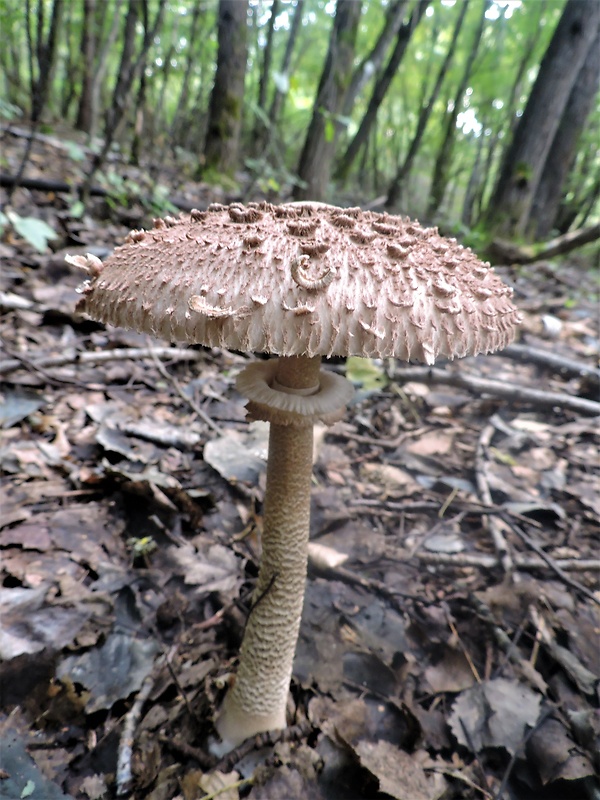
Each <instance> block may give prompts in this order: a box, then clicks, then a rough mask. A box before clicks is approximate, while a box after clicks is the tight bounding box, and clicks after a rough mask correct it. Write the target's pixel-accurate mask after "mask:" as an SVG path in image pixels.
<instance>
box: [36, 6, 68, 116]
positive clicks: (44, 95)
mask: <svg viewBox="0 0 600 800" xmlns="http://www.w3.org/2000/svg"><path fill="white" fill-rule="evenodd" d="M62 13H63V0H54V2H53V3H52V15H51V18H50V28H49V30H48V35H47V37H46V38H45V39H44V0H38V9H37V22H36V41H35V46H34V44H33V37H32V35H31V31H30V28H29V19H28V21H27V27H28V39H29V64H30V72H31V75H30V85H31V120H32V122H33V123H36V122H39V120H40V118H41V116H42V112H43V110H44V107H45V105H46V102H47V100H48V92H49V89H50V84H51V82H52V75H53V73H54V68H55V66H56V48H57V43H58V35H59V29H60V24H61V18H62ZM27 15H28V17H29V16H30V15H31V12H30V10H29V3H27ZM34 54H35V60H34V58H33V56H34ZM34 63H35V66H34Z"/></svg>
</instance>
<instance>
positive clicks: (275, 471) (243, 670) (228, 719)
mask: <svg viewBox="0 0 600 800" xmlns="http://www.w3.org/2000/svg"><path fill="white" fill-rule="evenodd" d="M319 362H320V359H318V358H316V359H308V358H302V357H299V358H282V359H280V369H279V370H278V374H277V382H278V383H279V384H280V385H281V386H282V387H286V388H287V389H288V391H289V390H291V391H293V390H297V391H302V390H306V389H310V388H313V387H314V389H315V391H316V390H317V388H318V383H319V377H318V375H319ZM312 455H313V426H312V423H309V424H307V425H305V426H302V427H295V426H291V425H279V424H274V423H271V427H270V433H269V460H268V464H267V488H266V494H265V503H264V518H263V534H262V558H261V562H260V571H259V575H258V582H257V585H256V589H255V592H254V597H253V605H252V609H251V611H250V616H249V617H248V623H247V625H246V631H245V633H244V640H243V642H242V646H241V650H240V664H239V668H238V671H237V675H236V678H235V683H234V686H233V688H232V689H231V690H230V691H229V692H228V694H227V696H226V698H225V702H224V704H223V710H222V713H221V716H220V717H219V719H218V720H217V723H216V725H217V730H218V731H219V734H220V735H221V738H222V739H223V741H224V744H225V745H227V746H230V747H231V746H233V747H235V746H236V745H237V744H239V743H240V742H242V741H243V740H244V739H246V738H248V736H252V735H254V734H256V733H260V732H263V731H266V730H273V729H276V728H285V727H286V705H287V697H288V692H289V686H290V680H291V677H292V666H293V661H294V653H295V650H296V643H297V640H298V632H299V629H300V618H301V615H302V605H303V602H304V590H305V585H306V568H307V550H308V537H309V529H310V484H311V475H312Z"/></svg>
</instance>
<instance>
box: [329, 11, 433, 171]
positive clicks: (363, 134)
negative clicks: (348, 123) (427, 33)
mask: <svg viewBox="0 0 600 800" xmlns="http://www.w3.org/2000/svg"><path fill="white" fill-rule="evenodd" d="M430 4H431V0H419V3H418V4H417V6H416V7H415V9H414V11H413V12H412V14H411V15H410V19H409V20H408V22H407V23H406V24H405V25H402V27H401V28H400V30H399V31H398V35H397V37H396V46H395V47H394V50H393V52H392V55H391V56H390V59H389V61H388V63H387V66H386V68H385V70H384V71H383V74H382V75H381V76H380V77H379V79H378V80H377V82H376V83H375V87H374V89H373V94H372V96H371V100H370V102H369V105H368V108H367V110H366V112H365V115H364V117H363V119H362V122H361V123H360V126H359V128H358V131H357V132H356V135H355V136H354V139H353V140H352V141H351V142H350V144H349V146H348V148H347V149H346V152H345V153H344V155H343V156H342V158H341V160H340V162H339V165H338V168H337V170H336V178H338V179H340V180H343V179H344V178H346V177H347V175H348V173H349V172H350V169H351V167H352V164H353V163H354V160H355V159H356V156H357V155H358V153H359V152H360V149H361V148H362V147H363V146H364V144H365V142H366V141H367V139H368V138H369V131H370V130H371V126H372V125H373V122H374V121H375V117H376V116H377V112H378V110H379V106H380V105H381V103H382V102H383V99H384V97H385V95H386V92H387V90H388V89H389V86H390V83H391V82H392V79H393V78H394V76H395V74H396V72H397V71H398V67H399V66H400V62H401V61H402V57H403V56H404V53H405V51H406V48H407V46H408V43H409V41H410V37H411V36H412V33H413V31H414V30H415V28H416V27H417V25H418V24H419V22H420V21H421V18H422V17H423V15H424V14H425V11H426V10H427V7H428V6H429V5H430Z"/></svg>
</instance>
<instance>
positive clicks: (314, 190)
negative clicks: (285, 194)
mask: <svg viewBox="0 0 600 800" xmlns="http://www.w3.org/2000/svg"><path fill="white" fill-rule="evenodd" d="M360 15H361V3H360V2H356V0H338V2H337V6H336V12H335V19H334V22H333V27H332V30H331V36H330V39H329V50H328V52H327V58H326V60H325V66H324V67H323V72H322V73H321V80H320V81H319V88H318V90H317V96H316V99H315V102H314V106H313V116H312V119H311V122H310V125H309V128H308V132H307V134H306V139H305V142H304V147H303V149H302V154H301V156H300V162H299V164H298V177H299V178H300V180H301V181H302V182H303V185H296V186H295V187H294V198H295V199H296V200H306V199H311V200H320V199H321V198H322V197H324V195H325V192H326V190H327V184H328V182H329V178H330V174H331V165H332V161H333V155H334V148H335V138H336V134H337V131H338V128H339V125H338V123H337V122H336V116H337V115H339V113H340V111H341V110H342V107H343V103H344V96H345V93H346V90H347V88H348V84H349V76H350V74H351V72H350V71H351V68H352V62H353V60H354V47H355V43H356V35H357V33H358V23H359V21H360Z"/></svg>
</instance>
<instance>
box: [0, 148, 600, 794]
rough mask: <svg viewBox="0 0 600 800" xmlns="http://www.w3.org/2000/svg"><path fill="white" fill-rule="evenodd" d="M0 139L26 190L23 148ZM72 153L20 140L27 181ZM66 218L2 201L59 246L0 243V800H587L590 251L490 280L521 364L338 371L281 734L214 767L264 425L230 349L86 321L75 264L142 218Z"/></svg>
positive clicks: (592, 424)
mask: <svg viewBox="0 0 600 800" xmlns="http://www.w3.org/2000/svg"><path fill="white" fill-rule="evenodd" d="M2 145H3V159H4V166H3V169H4V170H7V169H8V171H9V172H10V171H12V172H13V174H14V171H15V170H16V166H17V165H18V160H19V157H20V155H21V153H22V151H23V147H24V140H23V139H22V138H19V137H14V136H4V137H3V141H2ZM70 147H71V146H70V145H69V141H68V140H67V139H66V138H63V139H62V140H61V142H58V141H57V140H56V137H49V138H48V139H47V140H43V141H37V142H36V144H35V145H34V148H33V153H32V161H31V164H30V165H29V167H28V170H27V175H28V176H30V177H41V178H44V179H49V178H51V179H60V180H63V181H64V180H68V181H74V182H76V181H77V175H78V170H80V169H81V163H80V162H79V161H77V160H75V161H74V160H73V153H74V152H75V151H74V150H73V149H72V148H71V149H69V148H70ZM132 175H133V177H132ZM128 176H129V179H130V180H136V181H137V182H138V183H139V184H140V186H142V185H144V177H143V172H142V171H135V170H132V169H128ZM122 188H123V187H122V186H121V189H122ZM170 189H171V190H172V193H173V194H178V196H180V197H181V196H184V197H185V198H186V202H187V201H188V200H189V202H190V203H191V204H192V205H193V204H197V205H198V206H202V205H203V204H206V203H207V202H210V200H211V199H213V195H214V192H213V191H212V190H209V189H208V188H207V187H198V186H197V185H193V184H188V185H186V186H181V185H175V184H173V185H172V186H170ZM195 192H196V194H194V193H195ZM217 199H219V200H223V199H227V198H226V197H224V196H223V193H220V194H219V196H218V197H217ZM4 200H5V198H3V201H4ZM73 200H74V198H73V196H72V195H71V196H69V195H65V194H64V193H60V192H51V191H32V190H25V189H19V190H17V192H16V193H15V195H14V196H13V198H12V208H13V209H14V210H15V211H17V212H18V213H19V214H20V215H21V216H22V217H26V216H28V215H30V216H35V217H38V218H43V219H45V220H46V221H48V222H49V223H50V224H52V226H53V227H54V228H55V229H56V230H57V231H59V238H57V239H56V240H54V241H52V242H51V246H52V251H51V252H47V253H44V254H40V253H37V252H36V251H35V250H34V249H33V248H32V247H31V246H30V245H29V244H28V243H27V241H25V240H24V239H23V238H21V237H19V236H18V235H17V234H16V233H15V232H14V230H11V229H6V230H5V232H4V236H3V239H2V241H1V242H0V257H1V258H2V262H3V267H2V272H1V277H0V292H1V295H0V304H1V306H2V316H1V317H0V334H1V337H2V347H3V355H2V358H3V361H2V362H1V365H0V376H1V380H2V387H1V397H0V415H1V422H2V442H1V446H0V469H1V470H2V475H3V477H2V483H1V486H0V503H1V508H2V513H1V518H0V548H1V552H2V563H1V570H2V586H1V587H0V615H1V616H0V657H1V659H2V663H1V664H0V685H1V697H0V766H1V771H0V795H1V796H2V797H3V798H7V799H8V798H25V797H31V798H34V800H35V799H36V798H37V799H39V800H55V799H56V798H68V797H70V798H77V799H79V798H81V800H101V799H103V798H114V797H116V796H117V792H120V795H119V796H123V797H128V796H131V797H133V798H136V799H137V800H142V799H144V800H173V799H174V798H183V800H196V798H203V797H206V798H213V797H218V798H220V800H236V799H237V798H244V797H249V798H251V799H252V800H266V799H267V798H268V799H269V800H276V799H279V800H295V799H296V798H298V800H304V799H305V798H306V800H317V799H319V800H359V799H360V798H373V800H375V799H376V798H380V799H381V800H385V798H394V799H395V800H436V799H438V798H443V799H444V800H450V798H462V799H464V800H470V799H473V800H475V798H485V800H492V799H493V798H496V799H498V798H513V799H514V800H567V798H568V799H569V800H578V799H579V798H581V800H589V798H597V797H598V796H599V794H598V792H599V791H600V788H599V784H598V782H597V774H598V769H599V767H600V763H599V756H598V754H599V753H600V747H599V744H600V719H599V716H598V707H599V704H598V676H599V675H600V663H599V660H600V659H599V634H600V613H599V611H600V609H599V604H600V591H599V590H598V566H599V563H598V560H597V559H598V544H599V538H600V492H599V491H598V489H599V482H598V476H599V473H600V467H599V463H598V446H597V445H598V440H597V435H598V410H599V409H600V405H598V403H596V402H595V401H597V399H598V388H599V372H598V369H597V362H596V361H595V358H596V354H597V351H598V344H599V331H598V304H597V292H598V286H597V284H595V283H594V281H595V278H594V277H593V275H592V273H593V252H592V250H590V249H588V251H586V253H587V254H586V255H582V254H581V253H580V254H578V255H572V256H570V257H568V258H564V259H563V260H562V261H560V262H556V263H537V264H534V265H532V266H530V267H527V268H526V269H525V268H521V269H519V270H514V269H511V268H510V267H509V266H499V267H498V270H499V271H500V272H501V274H502V275H503V276H504V277H505V278H506V279H507V280H508V281H509V282H511V283H512V284H513V285H514V286H515V292H516V294H515V297H516V302H517V304H518V305H519V306H520V308H521V309H522V311H523V313H524V323H523V326H522V328H521V331H520V339H519V344H520V345H521V347H520V348H513V349H512V350H509V351H507V353H505V354H502V353H500V354H497V355H494V356H488V357H480V358H469V359H465V360H463V361H461V362H457V363H453V364H442V365H441V366H440V370H439V372H437V371H436V373H435V374H436V375H437V378H438V379H439V380H442V381H448V382H451V381H452V380H453V379H454V380H455V381H456V380H459V379H460V381H461V385H454V386H453V385H450V383H446V382H437V383H435V384H434V385H429V386H428V385H427V381H428V380H429V381H430V382H431V380H432V375H433V373H431V372H429V371H428V370H423V369H418V370H415V369H412V368H411V370H404V369H403V368H402V366H401V365H398V364H392V363H389V364H388V363H386V364H373V365H369V364H368V363H365V364H361V363H356V362H354V361H353V362H349V363H348V365H347V372H348V375H349V377H350V378H351V379H352V380H353V381H354V382H355V384H356V386H357V394H356V399H355V401H354V402H353V404H352V405H351V407H350V408H349V409H348V412H347V414H346V417H345V419H344V420H343V421H342V422H338V423H336V424H335V425H333V426H332V427H329V428H325V427H323V428H319V429H318V430H317V437H316V438H317V455H316V463H315V473H314V486H313V519H312V543H313V549H312V551H311V559H310V578H309V583H308V589H307V600H306V604H305V609H304V616H303V621H302V629H301V636H300V641H299V645H298V651H297V655H296V661H295V668H294V679H293V686H292V694H291V697H292V700H291V701H290V712H291V715H292V717H291V720H292V724H291V726H290V728H289V729H288V730H287V731H286V732H285V733H284V734H283V735H282V734H279V735H275V736H265V737H262V738H260V737H259V739H257V740H256V741H254V740H253V741H251V742H249V743H248V744H247V745H245V746H243V747H242V748H240V749H239V750H237V751H234V752H233V753H231V754H229V755H228V756H227V757H225V758H224V759H222V760H220V761H218V760H217V759H213V758H211V756H210V755H209V751H208V748H207V739H208V737H209V736H210V735H211V719H212V715H213V712H214V709H215V706H216V705H218V702H219V700H220V697H221V694H222V687H223V683H224V677H225V676H226V674H227V673H228V672H229V671H230V670H231V669H233V668H234V666H235V654H236V652H237V650H238V646H239V642H240V637H241V633H242V630H243V625H244V619H245V616H246V614H247V611H248V603H249V599H250V596H251V591H252V586H253V582H254V579H255V577H256V573H257V559H258V554H259V547H260V545H259V542H260V536H259V532H260V528H261V510H262V506H261V500H262V496H263V491H264V466H265V446H266V445H265V443H266V430H265V428H264V426H262V425H261V424H257V423H253V424H251V425H248V424H247V423H246V422H245V414H244V408H243V400H242V399H241V398H240V397H239V396H238V395H237V393H236V392H235V390H234V387H233V384H234V380H235V376H236V374H237V372H238V371H239V370H240V368H241V367H242V366H243V365H244V364H245V363H246V362H247V357H245V356H242V355H237V354H233V353H229V352H221V351H214V350H208V349H206V348H201V347H198V348H191V349H187V350H183V349H181V348H176V347H169V346H167V345H166V344H165V343H164V342H156V341H152V340H150V339H148V337H143V336H140V335H138V334H135V333H131V332H125V331H123V330H120V329H112V328H106V327H105V326H102V325H99V324H95V323H92V322H89V321H87V320H85V319H82V318H81V317H80V316H78V315H77V314H75V312H74V307H75V303H76V300H77V297H78V295H77V287H78V285H79V284H80V283H81V281H82V276H81V275H80V274H79V273H78V272H77V270H75V269H74V268H72V267H70V266H69V265H68V264H66V263H65V261H64V256H65V254H67V253H71V254H77V253H86V252H92V253H94V254H96V255H98V256H99V257H101V258H103V257H105V256H106V255H108V254H109V252H110V251H111V250H112V248H113V247H114V246H115V245H116V244H117V243H119V242H120V241H121V240H122V238H123V236H124V235H125V234H126V233H127V231H128V230H129V229H130V228H131V227H141V226H142V225H147V224H149V223H150V218H151V216H152V212H151V210H150V211H149V209H148V208H144V207H143V206H142V205H140V204H138V203H134V204H132V205H130V206H129V207H127V208H126V207H123V206H122V204H120V203H118V202H112V203H111V204H110V205H109V204H107V201H106V198H102V197H93V198H92V200H91V201H90V203H89V205H88V207H87V209H86V212H85V214H84V215H83V216H81V215H80V214H78V215H74V213H73ZM582 252H583V251H582ZM552 357H553V358H554V361H551V359H552ZM330 367H331V368H333V369H338V370H342V369H344V364H343V363H341V362H340V363H337V362H334V363H332V364H331V365H330ZM482 379H487V380H488V381H489V383H488V384H486V385H485V387H484V388H485V391H483V390H482V385H481V383H478V382H480V381H481V380H482ZM533 390H534V391H533ZM502 392H503V393H504V394H503V395H502V396H501V393H502ZM315 545H319V546H320V547H315Z"/></svg>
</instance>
